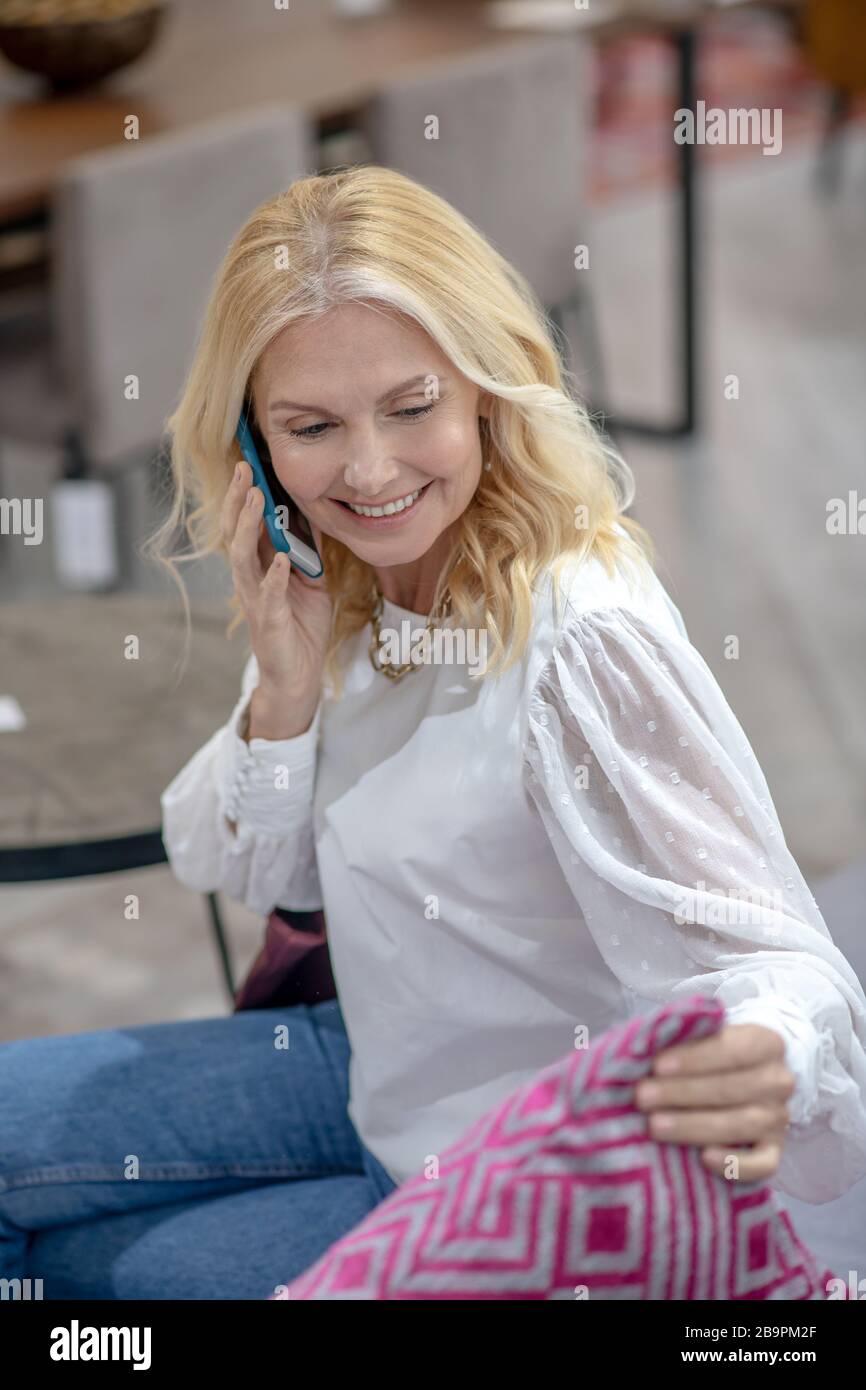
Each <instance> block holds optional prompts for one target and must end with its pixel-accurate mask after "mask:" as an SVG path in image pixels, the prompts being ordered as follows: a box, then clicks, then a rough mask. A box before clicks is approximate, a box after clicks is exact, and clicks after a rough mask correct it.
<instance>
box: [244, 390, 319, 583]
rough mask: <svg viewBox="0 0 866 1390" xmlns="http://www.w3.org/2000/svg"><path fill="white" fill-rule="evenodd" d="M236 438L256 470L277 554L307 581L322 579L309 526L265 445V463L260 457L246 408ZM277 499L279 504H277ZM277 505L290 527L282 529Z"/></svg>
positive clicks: (265, 513) (266, 518) (263, 449)
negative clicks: (280, 554) (285, 557)
mask: <svg viewBox="0 0 866 1390" xmlns="http://www.w3.org/2000/svg"><path fill="white" fill-rule="evenodd" d="M235 434H236V436H237V441H238V443H239V444H240V446H241V452H242V453H243V456H244V458H245V459H246V461H247V463H248V464H249V465H250V468H251V469H252V470H253V483H254V485H255V486H256V487H260V488H261V490H262V492H263V493H264V498H265V511H264V519H265V525H266V527H267V528H268V535H269V536H270V538H271V544H272V546H273V547H274V550H277V551H279V550H282V551H283V552H284V553H285V554H286V555H288V557H289V559H290V560H291V562H292V564H293V565H297V567H298V569H299V570H300V571H301V573H302V574H305V575H306V576H307V578H308V579H320V578H321V577H322V574H323V573H324V570H323V567H322V559H321V556H320V555H319V551H318V547H317V545H316V541H315V538H314V536H313V532H312V529H311V527H310V524H309V522H308V521H307V519H306V517H305V516H304V514H303V512H302V511H301V510H300V508H299V507H298V505H297V504H296V503H295V501H294V500H293V499H292V498H291V497H290V496H289V494H288V493H287V492H286V490H285V489H284V488H283V487H282V486H281V485H280V482H279V479H278V478H277V476H276V474H275V473H274V468H273V464H272V463H271V460H270V457H269V455H268V451H267V449H266V448H265V447H264V445H263V446H262V453H263V454H264V461H263V460H262V459H261V458H260V457H259V450H258V448H257V446H256V441H255V439H254V437H253V431H252V429H251V427H250V423H249V419H248V415H247V408H246V407H244V409H243V410H242V411H241V415H240V419H239V420H238V427H237V429H236V430H235ZM275 497H276V499H277V502H275V501H274V498H275ZM277 505H279V506H282V507H285V509H286V511H285V515H286V516H287V517H288V518H289V523H290V524H289V525H287V526H286V527H285V528H284V527H283V526H281V524H280V522H279V520H278V518H277ZM295 528H296V529H301V530H303V531H304V533H305V537H306V538H305V539H301V537H300V536H298V535H297V534H296V529H295Z"/></svg>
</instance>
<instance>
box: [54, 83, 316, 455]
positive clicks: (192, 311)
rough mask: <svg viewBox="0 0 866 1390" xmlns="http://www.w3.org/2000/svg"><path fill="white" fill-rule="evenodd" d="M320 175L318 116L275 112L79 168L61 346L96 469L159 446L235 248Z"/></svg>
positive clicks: (61, 366)
mask: <svg viewBox="0 0 866 1390" xmlns="http://www.w3.org/2000/svg"><path fill="white" fill-rule="evenodd" d="M313 169H314V156H313V145H312V140H311V136H310V132H309V129H308V125H307V118H306V117H305V115H304V114H303V113H302V112H299V111H297V110H295V109H294V108H292V107H289V106H283V105H273V104H269V105H267V106H261V107H257V108H255V109H253V110H248V111H245V112H243V113H239V114H237V115H231V116H229V117H220V118H219V119H218V120H214V121H208V122H206V123H204V124H200V125H195V126H191V127H188V128H186V129H184V130H183V131H180V132H172V133H169V134H162V135H154V136H148V138H147V139H144V140H142V141H141V143H140V144H139V143H137V142H132V141H130V142H126V141H125V140H123V141H121V143H120V145H119V146H118V147H112V148H111V149H109V150H103V151H100V152H98V153H95V154H92V155H86V156H84V157H82V158H79V159H76V160H74V161H71V162H70V164H69V165H68V166H67V168H66V170H65V171H64V174H63V176H62V179H61V181H60V183H59V185H58V187H57V190H56V197H55V201H54V206H53V218H52V233H51V234H52V243H53V261H54V267H55V274H54V277H53V286H54V289H53V294H54V301H53V310H54V318H55V351H56V352H57V354H58V361H57V367H58V370H59V372H60V375H61V378H62V380H63V383H64V387H65V389H66V391H67V392H68V394H69V396H70V398H71V401H72V405H73V412H74V416H75V418H76V421H77V424H78V429H79V432H80V437H81V440H82V443H83V446H84V450H85V454H86V457H87V461H88V464H89V466H90V467H91V468H93V469H94V470H95V471H102V472H105V471H109V470H111V468H112V466H113V465H115V464H117V463H119V461H120V460H121V459H122V458H123V457H124V456H126V455H129V454H132V453H133V452H134V451H136V450H140V449H142V448H143V447H145V446H150V445H154V444H157V443H158V442H159V440H160V439H161V437H162V433H163V426H164V421H165V417H166V415H167V414H169V413H170V411H171V410H172V409H173V407H174V405H175V403H176V401H177V398H178V397H179V395H180V392H181V389H182V386H183V381H184V377H185V374H186V370H187V368H188V366H189V363H190V360H191V357H192V353H193V349H194V346H195V343H196V340H197V338H198V334H199V330H200V328H201V318H202V313H203V310H204V307H205V304H206V302H207V296H208V292H209V289H210V286H211V282H212V280H213V277H214V274H215V272H216V270H217V269H218V267H219V265H220V263H221V261H222V259H223V257H224V255H225V252H226V251H227V249H228V246H229V243H230V241H231V240H232V238H233V237H234V235H235V234H236V233H237V232H238V231H239V230H240V228H241V226H242V225H243V223H244V222H245V221H246V219H247V217H248V216H249V215H250V213H251V212H253V210H254V209H255V208H256V207H258V206H259V204H260V203H262V202H264V201H265V200H266V199H268V198H270V197H272V196H273V195H274V194H276V193H278V192H279V191H280V190H281V189H283V188H285V187H287V186H288V185H289V184H290V183H292V182H293V181H294V180H295V179H296V178H299V177H302V176H303V175H305V174H307V173H310V172H312V171H313ZM132 375H134V376H136V377H137V378H138V382H139V398H138V399H137V400H135V399H131V400H130V399H127V398H126V393H125V389H124V382H125V380H126V378H128V377H130V376H132Z"/></svg>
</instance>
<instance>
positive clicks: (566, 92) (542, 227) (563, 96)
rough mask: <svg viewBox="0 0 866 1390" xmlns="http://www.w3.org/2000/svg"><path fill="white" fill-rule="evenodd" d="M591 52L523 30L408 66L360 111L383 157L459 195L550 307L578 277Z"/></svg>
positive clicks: (575, 39)
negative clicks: (515, 36)
mask: <svg viewBox="0 0 866 1390" xmlns="http://www.w3.org/2000/svg"><path fill="white" fill-rule="evenodd" d="M591 62H592V52H591V49H590V47H589V45H588V44H587V42H586V40H585V39H584V38H582V37H580V36H578V35H575V34H566V35H563V36H557V37H555V38H551V37H549V36H547V35H545V36H542V37H530V38H527V39H521V40H515V41H514V42H513V43H509V44H498V45H496V46H494V47H492V48H485V49H482V50H479V51H475V52H472V53H469V54H465V55H461V56H460V57H458V58H456V59H448V60H447V61H445V62H442V61H437V62H436V63H435V64H434V65H433V66H429V67H428V66H426V65H425V67H424V68H423V69H422V70H421V71H416V72H412V73H409V74H407V75H406V76H403V77H400V78H399V79H398V80H397V81H395V82H393V83H391V84H389V85H388V86H387V87H386V88H383V89H382V90H381V91H380V92H378V93H377V95H376V97H375V98H374V99H373V100H372V101H371V102H370V103H369V105H368V106H367V108H366V109H365V111H364V115H363V123H364V129H365V133H366V135H367V139H368V141H369V144H370V147H371V150H372V154H373V157H374V159H375V160H376V162H377V163H379V164H383V165H388V166H389V167H391V168H393V169H397V170H399V171H400V172H401V173H404V174H407V175H408V176H409V177H410V178H413V179H415V180H417V182H419V183H422V184H424V185H425V187H428V188H430V189H432V190H433V191H434V192H436V193H438V194H440V195H441V196H442V197H443V198H446V199H447V201H448V202H450V203H452V204H453V205H454V206H455V207H456V208H457V209H458V211H460V212H462V213H463V214H464V216H465V217H468V218H469V220H470V221H471V222H473V223H474V224H475V226H476V227H478V229H479V230H480V231H482V232H483V233H484V235H485V236H486V237H487V238H488V239H489V240H490V241H492V242H493V244H494V245H495V246H496V247H497V249H498V250H499V251H500V252H501V253H502V254H503V255H504V256H505V257H506V258H507V259H508V260H509V261H511V262H512V263H513V264H514V265H515V266H516V267H517V269H518V270H520V271H522V273H523V274H524V275H525V276H526V278H527V279H528V280H529V282H530V284H531V286H532V288H533V289H534V290H535V292H536V294H538V296H539V297H540V299H541V301H542V303H543V304H545V305H547V306H550V305H554V304H559V303H561V302H562V301H563V300H564V299H566V298H567V297H568V295H569V294H570V293H571V292H572V291H573V290H574V287H575V284H576V275H577V272H576V271H575V268H574V248H575V246H576V245H577V244H578V243H580V242H581V240H582V234H583V232H584V230H585V198H584V172H585V147H586V133H587V127H588V124H589V115H590V105H589V99H590V81H591V77H592V69H591V66H590V65H591ZM431 116H435V117H437V118H438V133H437V134H438V138H430V137H431V134H432V133H433V132H434V129H435V127H434V126H433V123H432V122H431V121H430V119H429V118H430V117H431Z"/></svg>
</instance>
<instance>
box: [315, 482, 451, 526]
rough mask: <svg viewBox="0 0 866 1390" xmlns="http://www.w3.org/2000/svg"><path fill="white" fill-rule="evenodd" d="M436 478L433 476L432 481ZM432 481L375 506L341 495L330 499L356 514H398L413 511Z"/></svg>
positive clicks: (371, 515)
mask: <svg viewBox="0 0 866 1390" xmlns="http://www.w3.org/2000/svg"><path fill="white" fill-rule="evenodd" d="M433 481H434V480H433V479H432V478H431V480H430V483H432V482H433ZM430 483H425V484H424V486H423V487H420V488H415V490H414V491H413V492H407V493H406V494H405V495H404V496H403V497H396V498H394V499H393V500H392V501H390V502H385V503H384V504H382V505H379V506H375V507H367V506H362V505H359V504H357V503H354V502H344V501H343V499H342V498H341V497H332V498H330V499H329V500H330V501H331V502H336V503H337V504H338V505H339V506H341V507H344V508H345V509H346V511H349V512H352V513H353V515H354V516H369V517H373V516H398V515H399V514H400V513H401V512H407V511H411V509H412V507H414V505H415V503H416V502H417V501H418V498H419V497H422V496H423V495H424V493H425V492H426V491H427V489H428V487H430Z"/></svg>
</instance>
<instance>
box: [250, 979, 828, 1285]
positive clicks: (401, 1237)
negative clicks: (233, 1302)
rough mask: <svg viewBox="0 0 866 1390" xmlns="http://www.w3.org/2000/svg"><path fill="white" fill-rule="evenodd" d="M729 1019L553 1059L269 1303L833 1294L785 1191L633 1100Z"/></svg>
mask: <svg viewBox="0 0 866 1390" xmlns="http://www.w3.org/2000/svg"><path fill="white" fill-rule="evenodd" d="M724 1018H725V1014H724V1009H723V1007H722V1006H721V1005H720V1004H718V1003H716V1002H715V1001H713V1000H710V999H706V998H704V997H702V996H700V995H695V996H692V997H691V998H689V999H685V1000H681V1001H679V1002H677V1003H673V1004H666V1005H664V1006H663V1007H662V1008H659V1009H657V1010H655V1011H654V1012H652V1013H650V1014H644V1015H641V1016H639V1017H637V1018H633V1019H631V1020H630V1021H629V1022H628V1023H626V1024H622V1025H619V1026H617V1027H615V1028H611V1029H609V1030H608V1031H607V1032H606V1033H604V1034H603V1035H602V1036H601V1037H600V1038H599V1039H598V1040H597V1041H596V1042H595V1043H594V1044H593V1045H592V1046H591V1047H589V1048H588V1049H586V1050H575V1051H574V1052H572V1053H569V1054H568V1055H567V1056H565V1057H563V1058H562V1059H561V1060H560V1061H558V1062H555V1063H553V1064H552V1065H551V1066H549V1067H546V1068H545V1069H544V1070H543V1071H541V1072H539V1073H537V1075H536V1076H534V1077H532V1078H531V1080H530V1081H528V1082H527V1083H526V1084H524V1085H523V1086H522V1087H520V1088H519V1089H518V1090H516V1091H514V1092H513V1094H512V1095H510V1096H509V1097H508V1099H507V1100H506V1101H505V1102H504V1103H503V1104H501V1105H499V1106H497V1107H495V1108H494V1109H492V1110H490V1111H488V1112H487V1113H486V1114H485V1115H484V1116H482V1117H481V1118H480V1119H479V1120H478V1121H477V1122H476V1123H475V1124H474V1125H473V1126H472V1127H471V1128H470V1129H469V1130H467V1131H466V1133H465V1134H464V1135H463V1136H462V1138H461V1139H459V1140H458V1141H457V1142H456V1143H455V1144H452V1145H451V1146H450V1147H449V1148H447V1149H446V1150H445V1151H444V1152H443V1153H442V1154H441V1156H440V1163H439V1176H438V1178H436V1179H435V1180H429V1179H427V1178H425V1177H423V1176H421V1177H416V1178H411V1179H410V1180H409V1181H408V1182H405V1183H404V1184H403V1185H402V1186H401V1187H398V1188H397V1189H396V1190H395V1191H394V1192H392V1193H391V1194H390V1195H389V1196H388V1197H387V1198H386V1199H385V1201H383V1202H381V1203H380V1205H379V1206H378V1207H376V1208H375V1209H374V1210H373V1211H372V1212H370V1214H369V1215H368V1216H367V1217H365V1219H364V1220H363V1221H362V1222H361V1223H360V1224H359V1225H358V1226H356V1227H355V1229H354V1230H353V1231H350V1232H349V1234H348V1235H346V1236H344V1237H343V1238H342V1239H341V1240H339V1241H337V1243H336V1244H335V1245H332V1246H331V1248H330V1249H329V1250H327V1251H326V1252H325V1254H324V1255H323V1256H322V1257H321V1258H320V1259H319V1260H318V1261H317V1262H316V1263H315V1264H314V1265H312V1266H311V1268H310V1269H308V1270H306V1271H305V1272H304V1273H303V1274H301V1275H300V1276H299V1277H298V1278H296V1279H295V1280H294V1281H293V1282H292V1283H291V1284H289V1285H287V1286H286V1287H285V1288H284V1289H282V1290H281V1291H280V1292H279V1293H276V1294H272V1295H271V1298H272V1299H274V1298H277V1299H279V1298H284V1299H428V1298H444V1299H449V1300H454V1299H472V1298H475V1299H496V1298H535V1299H573V1298H580V1297H582V1298H594V1299H598V1298H604V1299H609V1298H612V1299H664V1300H667V1299H711V1300H727V1299H824V1298H826V1297H827V1291H826V1285H827V1281H828V1280H829V1279H832V1278H833V1275H832V1273H831V1271H830V1270H825V1269H823V1268H822V1267H821V1264H820V1263H819V1262H818V1261H817V1260H816V1259H815V1257H814V1256H813V1255H812V1254H811V1252H810V1251H809V1250H807V1249H806V1248H805V1247H804V1246H803V1245H802V1244H801V1242H800V1241H799V1240H798V1238H797V1236H796V1235H795V1233H794V1229H793V1226H792V1224H791V1220H790V1217H789V1215H788V1213H787V1212H786V1211H785V1210H784V1208H783V1207H782V1206H781V1205H780V1203H779V1200H778V1197H777V1196H776V1194H775V1193H774V1191H773V1189H771V1188H770V1187H768V1186H766V1185H765V1184H763V1183H740V1182H729V1181H727V1180H726V1179H724V1178H719V1177H716V1176H715V1175H714V1174H712V1173H710V1172H708V1170H707V1169H706V1168H705V1167H704V1166H703V1164H702V1163H701V1160H700V1152H699V1150H698V1149H697V1148H696V1147H695V1146H694V1145H678V1144H671V1143H667V1144H664V1143H658V1142H656V1141H655V1140H653V1139H652V1138H651V1137H650V1135H649V1132H648V1127H647V1116H646V1114H645V1112H643V1111H641V1110H638V1109H637V1108H636V1107H635V1105H634V1088H635V1085H636V1083H637V1082H638V1081H639V1080H640V1079H641V1077H643V1076H645V1075H646V1074H647V1072H649V1071H650V1069H651V1066H652V1059H653V1058H654V1056H655V1055H656V1053H657V1052H661V1051H662V1050H663V1049H664V1048H667V1047H671V1046H673V1045H674V1044H675V1043H681V1042H688V1041H690V1040H693V1039H697V1038H703V1037H708V1036H710V1035H711V1034H713V1033H715V1032H717V1031H718V1029H719V1028H720V1027H721V1026H722V1024H723V1022H724Z"/></svg>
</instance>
